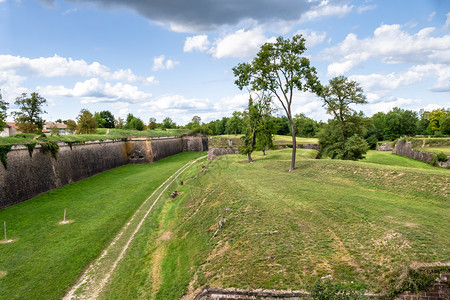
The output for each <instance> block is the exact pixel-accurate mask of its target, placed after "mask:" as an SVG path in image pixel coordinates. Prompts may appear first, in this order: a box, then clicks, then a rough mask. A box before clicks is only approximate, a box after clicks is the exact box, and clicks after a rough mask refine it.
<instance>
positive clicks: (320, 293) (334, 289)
mask: <svg viewBox="0 0 450 300" xmlns="http://www.w3.org/2000/svg"><path fill="white" fill-rule="evenodd" d="M309 292H310V295H311V297H312V298H313V299H314V300H347V299H348V300H350V299H355V300H356V299H367V297H365V296H364V291H355V290H352V289H349V288H344V287H343V286H342V285H340V284H339V283H332V282H331V280H329V279H326V280H325V281H323V282H322V280H320V279H318V280H316V282H314V285H313V286H312V287H310V288H309Z"/></svg>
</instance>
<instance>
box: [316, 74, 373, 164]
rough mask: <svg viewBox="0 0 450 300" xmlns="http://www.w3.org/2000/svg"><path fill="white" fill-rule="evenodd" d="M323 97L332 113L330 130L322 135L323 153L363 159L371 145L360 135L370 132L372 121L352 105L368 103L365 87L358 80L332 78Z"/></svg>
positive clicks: (343, 157) (320, 135)
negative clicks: (368, 129) (364, 91)
mask: <svg viewBox="0 0 450 300" xmlns="http://www.w3.org/2000/svg"><path fill="white" fill-rule="evenodd" d="M320 96H321V98H322V100H323V102H324V104H323V106H324V107H325V108H326V110H327V113H328V114H330V115H332V116H333V120H330V121H329V122H328V129H325V130H324V131H323V132H321V133H320V134H319V140H320V143H321V148H322V150H323V152H324V154H326V155H329V156H330V157H331V158H337V159H352V160H355V159H359V158H361V157H362V154H364V153H365V152H366V151H367V150H368V144H367V142H366V141H364V140H363V139H362V138H361V137H360V136H364V135H365V134H366V133H367V129H366V127H367V125H368V124H369V121H368V120H366V119H365V118H364V115H363V114H362V112H360V113H359V114H357V113H356V112H355V111H354V110H353V108H352V107H351V105H353V104H364V103H367V100H366V96H364V94H363V89H362V88H361V87H360V86H359V84H358V83H357V82H356V81H350V80H349V79H348V78H347V77H345V76H338V77H334V78H332V79H330V81H329V85H327V86H325V87H324V88H323V90H322V93H321V95H320ZM350 139H351V141H350Z"/></svg>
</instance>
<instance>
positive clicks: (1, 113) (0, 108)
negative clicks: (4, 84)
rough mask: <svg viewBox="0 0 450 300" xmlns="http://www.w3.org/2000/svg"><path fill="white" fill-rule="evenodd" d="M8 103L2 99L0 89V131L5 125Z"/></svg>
mask: <svg viewBox="0 0 450 300" xmlns="http://www.w3.org/2000/svg"><path fill="white" fill-rule="evenodd" d="M8 104H9V103H8V102H6V101H4V100H3V97H2V90H0V131H3V129H4V128H5V126H6V117H7V114H6V111H7V109H8Z"/></svg>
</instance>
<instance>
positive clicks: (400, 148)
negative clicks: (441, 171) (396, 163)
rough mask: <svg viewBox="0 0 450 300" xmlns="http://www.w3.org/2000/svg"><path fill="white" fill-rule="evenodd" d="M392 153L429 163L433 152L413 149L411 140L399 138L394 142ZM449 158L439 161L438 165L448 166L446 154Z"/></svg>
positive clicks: (449, 163)
mask: <svg viewBox="0 0 450 300" xmlns="http://www.w3.org/2000/svg"><path fill="white" fill-rule="evenodd" d="M392 153H394V154H398V155H401V156H406V157H409V158H412V159H415V160H420V161H423V162H426V163H431V161H432V159H433V155H434V154H433V153H431V152H426V151H422V150H414V149H413V148H412V145H411V142H408V141H403V140H401V139H399V140H398V141H397V143H396V144H395V147H394V150H392ZM447 157H448V158H449V159H448V160H447V161H446V162H439V163H438V164H439V166H440V167H449V166H450V156H447Z"/></svg>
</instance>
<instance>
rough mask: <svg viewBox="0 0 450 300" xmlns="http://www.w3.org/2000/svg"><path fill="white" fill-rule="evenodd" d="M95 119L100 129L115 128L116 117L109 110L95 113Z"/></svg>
mask: <svg viewBox="0 0 450 300" xmlns="http://www.w3.org/2000/svg"><path fill="white" fill-rule="evenodd" d="M94 119H95V121H97V124H98V128H114V126H115V125H114V116H113V114H112V113H111V112H110V111H109V110H103V111H101V112H99V113H98V112H95V114H94Z"/></svg>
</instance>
